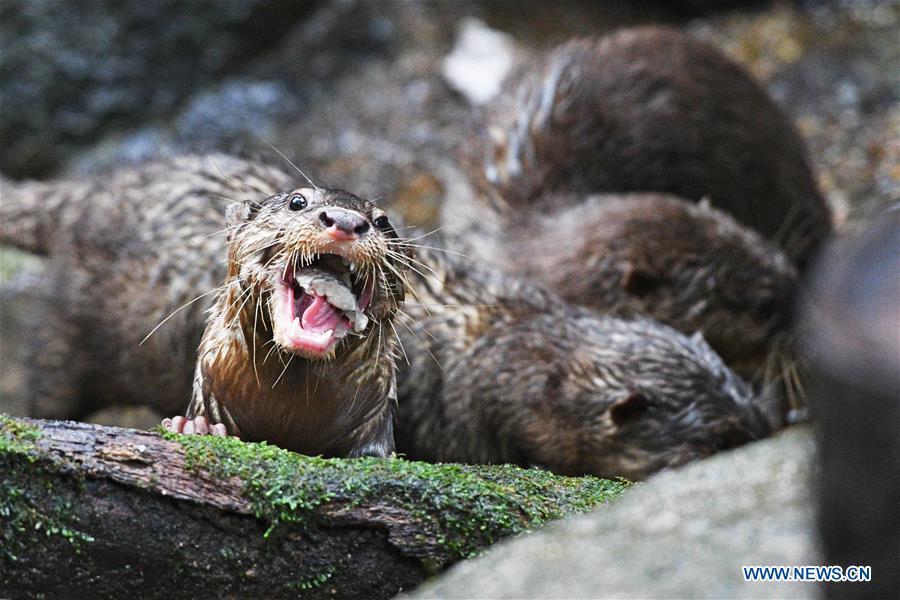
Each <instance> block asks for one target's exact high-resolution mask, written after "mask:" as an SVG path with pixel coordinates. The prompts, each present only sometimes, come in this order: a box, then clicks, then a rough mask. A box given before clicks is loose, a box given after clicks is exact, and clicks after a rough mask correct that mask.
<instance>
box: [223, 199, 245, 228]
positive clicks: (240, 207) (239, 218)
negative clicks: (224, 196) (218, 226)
mask: <svg viewBox="0 0 900 600" xmlns="http://www.w3.org/2000/svg"><path fill="white" fill-rule="evenodd" d="M248 219H250V203H249V202H232V203H231V204H229V205H228V206H227V207H226V208H225V225H226V226H228V227H236V226H238V225H240V224H241V223H243V222H244V221H247V220H248Z"/></svg>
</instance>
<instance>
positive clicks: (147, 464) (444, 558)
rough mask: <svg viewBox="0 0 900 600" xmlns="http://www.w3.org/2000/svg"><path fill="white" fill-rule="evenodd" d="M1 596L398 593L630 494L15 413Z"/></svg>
mask: <svg viewBox="0 0 900 600" xmlns="http://www.w3.org/2000/svg"><path fill="white" fill-rule="evenodd" d="M0 485H2V489H0V520H2V524H3V534H2V535H3V538H2V540H0V541H2V547H0V554H2V556H0V566H2V573H0V595H2V596H4V597H5V596H11V597H21V596H25V595H35V594H46V595H48V596H51V597H84V596H90V597H103V596H106V597H110V596H112V597H125V596H128V595H134V594H137V595H139V597H141V598H144V597H166V598H172V597H193V598H197V597H217V598H218V597H238V596H240V597H245V596H247V597H260V596H264V597H297V596H298V595H299V594H300V593H301V592H303V595H304V596H310V597H324V596H329V597H334V596H335V595H337V596H338V597H349V596H353V597H366V598H379V597H380V598H387V597H391V596H393V595H395V594H396V593H397V592H399V591H401V590H404V589H406V590H408V589H410V588H412V587H414V586H415V585H417V584H418V583H419V582H421V581H422V580H423V579H425V578H426V577H428V576H430V575H432V574H434V573H436V572H438V571H440V570H441V569H443V568H444V567H446V566H448V565H450V564H452V563H453V562H455V561H457V560H459V559H461V558H463V557H465V556H468V555H471V554H473V553H475V552H477V551H478V550H479V549H481V548H483V547H484V546H486V545H488V544H490V543H492V542H494V541H496V540H498V539H500V538H502V537H505V536H508V535H512V534H516V533H519V532H521V531H524V530H526V529H528V528H532V527H535V526H538V525H540V524H542V523H543V522H545V521H547V520H550V519H554V518H559V517H561V516H565V515H566V514H569V513H572V512H579V511H584V510H588V509H589V508H591V507H593V506H595V505H597V504H599V503H602V502H605V501H607V500H608V499H609V498H611V497H612V496H614V495H615V494H617V493H619V492H621V491H622V490H623V489H625V488H626V487H627V484H626V483H624V482H619V481H606V480H600V479H595V478H590V477H586V478H565V477H557V476H554V475H551V474H549V473H546V472H543V471H537V470H523V469H518V468H515V467H510V466H493V467H468V466H460V465H431V464H427V463H417V462H410V461H406V460H402V459H389V460H379V459H353V460H349V459H347V460H337V459H331V460H326V459H321V458H315V457H305V456H300V455H297V454H294V453H291V452H287V451H284V450H280V449H278V448H274V447H272V446H267V445H265V444H245V443H242V442H240V441H238V440H234V439H222V438H212V437H200V436H166V437H162V436H160V435H159V434H157V433H153V432H143V431H136V430H131V429H119V428H114V427H102V426H98V425H89V424H85V423H73V422H61V421H30V420H20V419H13V418H10V417H4V416H2V415H0Z"/></svg>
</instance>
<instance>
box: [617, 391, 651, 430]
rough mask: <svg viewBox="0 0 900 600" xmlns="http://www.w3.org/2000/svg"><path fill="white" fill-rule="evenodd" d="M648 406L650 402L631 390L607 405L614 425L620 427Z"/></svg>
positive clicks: (639, 414) (638, 415)
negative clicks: (610, 404)
mask: <svg viewBox="0 0 900 600" xmlns="http://www.w3.org/2000/svg"><path fill="white" fill-rule="evenodd" d="M649 407H650V402H649V401H648V400H647V399H646V398H645V397H644V396H643V395H642V394H640V393H639V392H631V393H630V394H628V395H627V396H625V397H624V398H621V399H619V400H616V401H615V402H614V403H613V405H612V406H610V407H609V417H610V418H611V419H612V422H613V424H614V425H615V426H616V427H622V426H623V425H625V424H626V423H629V422H630V421H634V420H635V419H637V418H639V417H640V416H641V415H643V414H644V413H645V412H647V409H648V408H649Z"/></svg>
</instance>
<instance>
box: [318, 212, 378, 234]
mask: <svg viewBox="0 0 900 600" xmlns="http://www.w3.org/2000/svg"><path fill="white" fill-rule="evenodd" d="M319 221H320V222H321V223H322V225H323V226H324V227H325V230H326V231H327V232H328V234H329V235H330V236H331V237H333V238H334V239H336V240H355V239H356V238H358V237H359V236H361V235H362V234H364V233H365V232H367V231H368V230H369V222H368V221H366V218H365V217H363V216H362V215H361V214H359V213H358V212H354V211H350V210H344V209H342V208H329V209H327V210H323V211H322V212H321V213H319Z"/></svg>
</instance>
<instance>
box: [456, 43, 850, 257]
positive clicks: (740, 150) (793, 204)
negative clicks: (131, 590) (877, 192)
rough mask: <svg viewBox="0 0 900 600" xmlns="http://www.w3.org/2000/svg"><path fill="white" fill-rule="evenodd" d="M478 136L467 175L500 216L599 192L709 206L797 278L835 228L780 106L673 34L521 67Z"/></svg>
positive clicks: (576, 48)
mask: <svg viewBox="0 0 900 600" xmlns="http://www.w3.org/2000/svg"><path fill="white" fill-rule="evenodd" d="M480 131H481V134H480V136H479V137H478V138H477V139H475V140H473V142H472V143H471V144H470V145H469V146H468V148H467V150H466V152H465V157H466V163H467V164H468V166H469V173H470V175H471V176H472V177H473V180H474V181H476V183H477V186H478V188H479V197H480V199H481V201H482V202H483V204H484V206H492V207H493V209H494V210H498V211H500V212H501V213H502V214H509V213H517V212H519V211H522V210H531V209H533V208H537V209H540V210H543V211H545V212H546V211H548V210H552V209H554V208H556V207H558V205H557V206H554V202H557V201H558V200H559V199H560V197H563V198H569V199H572V198H575V199H576V200H577V199H578V197H579V195H584V194H592V193H608V192H651V191H652V192H666V193H671V194H674V195H677V196H679V197H682V198H686V199H689V200H692V201H695V202H696V201H699V200H701V199H703V198H707V199H708V200H709V202H710V203H711V204H712V206H714V207H716V208H718V209H720V210H722V211H724V212H726V213H729V214H731V215H732V216H734V217H735V218H736V219H737V220H738V221H739V222H740V223H743V224H744V225H748V226H750V227H752V228H753V229H755V230H757V231H758V232H760V233H761V234H762V235H763V236H764V237H766V238H768V239H770V240H773V241H775V242H776V243H777V244H779V245H780V246H781V247H782V249H783V250H784V252H785V253H786V254H787V255H788V256H790V257H791V259H792V260H794V261H795V262H796V264H797V265H798V266H799V267H800V269H801V270H803V268H804V267H805V265H806V264H807V263H808V261H809V258H810V256H811V255H812V254H813V253H814V252H815V249H816V248H817V247H818V246H819V244H820V243H821V241H822V240H823V239H824V238H825V237H827V236H828V235H829V234H830V232H831V230H832V228H831V216H830V211H829V208H828V206H827V204H826V203H825V201H824V199H823V197H822V195H821V194H820V192H819V191H818V189H817V186H816V183H815V178H814V177H813V174H812V171H811V169H810V167H809V162H808V159H807V156H806V150H805V148H804V145H803V141H802V139H801V138H800V136H799V134H798V133H797V132H796V130H795V129H794V127H793V126H792V124H791V123H790V122H789V120H788V119H787V118H786V117H785V116H784V115H783V114H782V112H781V110H780V109H779V108H778V106H777V105H776V104H775V103H774V102H773V101H772V99H771V98H769V96H768V94H767V93H766V92H765V90H764V89H763V88H762V87H761V86H760V85H759V84H758V83H757V82H756V81H754V79H753V78H752V77H751V76H750V75H749V74H748V73H747V72H746V71H745V70H744V69H743V68H741V67H740V66H739V65H737V64H736V63H734V62H732V61H731V60H729V59H728V58H726V57H725V56H724V55H723V54H722V53H721V52H720V51H718V50H717V49H716V48H714V47H713V46H711V45H709V44H707V43H705V42H702V41H699V40H696V39H693V38H691V37H690V36H688V35H685V34H684V33H682V32H679V31H677V30H674V29H668V28H662V27H642V28H636V29H627V30H623V31H620V32H618V33H614V34H611V35H608V36H605V37H602V38H600V39H597V40H589V39H583V40H574V41H570V42H567V43H565V44H563V45H561V46H559V47H558V48H556V49H554V50H552V51H550V52H548V53H546V54H543V55H538V56H535V57H532V58H531V59H530V60H528V61H524V62H523V63H522V65H521V67H520V68H519V69H518V70H517V71H516V72H514V74H513V75H511V76H510V77H509V78H508V80H507V81H506V82H505V84H504V90H503V92H502V93H501V94H500V95H499V96H498V97H497V98H496V100H494V101H493V102H492V103H491V105H490V106H489V107H488V109H487V110H486V116H485V119H484V123H483V125H482V127H481V129H480ZM559 194H563V196H558V195H559ZM566 194H569V195H568V196H566Z"/></svg>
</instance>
